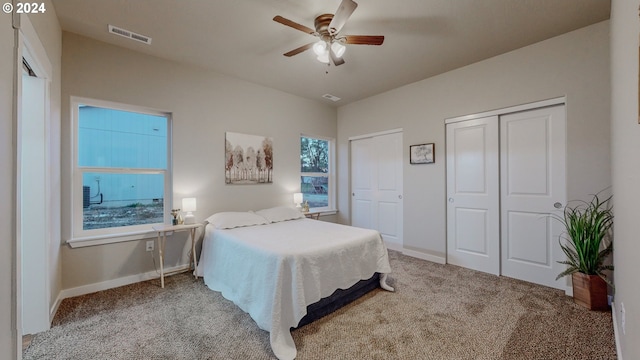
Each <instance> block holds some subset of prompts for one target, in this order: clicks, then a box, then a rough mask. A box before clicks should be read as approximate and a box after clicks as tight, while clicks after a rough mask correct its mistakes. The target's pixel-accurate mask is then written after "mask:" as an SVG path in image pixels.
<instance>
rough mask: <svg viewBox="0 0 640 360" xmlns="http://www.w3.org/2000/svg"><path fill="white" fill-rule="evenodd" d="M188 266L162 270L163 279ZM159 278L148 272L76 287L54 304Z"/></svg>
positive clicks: (154, 272) (66, 291) (61, 293)
mask: <svg viewBox="0 0 640 360" xmlns="http://www.w3.org/2000/svg"><path fill="white" fill-rule="evenodd" d="M189 266H190V265H179V266H174V267H171V268H167V269H164V272H165V277H167V275H166V274H167V273H170V272H177V271H182V270H188V269H189ZM159 278H160V273H159V272H156V271H155V270H154V271H149V272H146V273H142V274H137V275H130V276H125V277H121V278H118V279H113V280H108V281H103V282H99V283H95V284H89V285H83V286H78V287H75V288H71V289H64V290H62V291H61V292H60V295H58V299H59V300H56V302H57V303H58V305H59V302H60V301H62V300H63V299H66V298H70V297H75V296H80V295H86V294H91V293H94V292H98V291H103V290H108V289H113V288H116V287H120V286H124V285H129V284H135V283H138V282H141V281H147V280H151V279H159ZM56 310H57V306H56ZM53 314H54V315H55V312H53Z"/></svg>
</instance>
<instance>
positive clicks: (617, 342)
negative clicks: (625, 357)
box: [611, 301, 622, 360]
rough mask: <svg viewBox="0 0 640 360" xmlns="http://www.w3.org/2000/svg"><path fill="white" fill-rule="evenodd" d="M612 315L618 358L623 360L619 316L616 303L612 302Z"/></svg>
mask: <svg viewBox="0 0 640 360" xmlns="http://www.w3.org/2000/svg"><path fill="white" fill-rule="evenodd" d="M611 316H612V317H613V335H614V338H615V341H616V354H617V355H618V360H622V349H620V333H619V332H618V320H617V319H618V318H617V317H616V303H615V301H612V302H611Z"/></svg>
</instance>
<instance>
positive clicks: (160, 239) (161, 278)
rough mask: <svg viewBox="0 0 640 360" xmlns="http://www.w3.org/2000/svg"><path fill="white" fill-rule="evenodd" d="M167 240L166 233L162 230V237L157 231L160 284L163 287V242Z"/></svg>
mask: <svg viewBox="0 0 640 360" xmlns="http://www.w3.org/2000/svg"><path fill="white" fill-rule="evenodd" d="M166 241H167V234H166V233H165V232H162V237H160V233H158V253H159V254H160V285H161V287H162V288H163V289H164V244H165V243H166Z"/></svg>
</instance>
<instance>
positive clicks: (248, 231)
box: [198, 207, 393, 359]
mask: <svg viewBox="0 0 640 360" xmlns="http://www.w3.org/2000/svg"><path fill="white" fill-rule="evenodd" d="M205 223H206V227H205V234H204V240H203V244H202V253H201V256H200V263H199V265H198V275H200V276H203V277H204V282H205V284H206V285H207V286H208V287H209V288H210V289H212V290H214V291H219V292H220V293H221V294H222V295H223V296H224V297H225V298H226V299H228V300H230V301H232V302H234V303H235V304H236V305H237V306H238V307H240V308H241V309H242V310H243V311H245V312H247V313H248V314H249V315H250V316H251V317H252V318H253V320H254V321H255V322H256V323H257V325H258V326H259V327H260V328H261V329H263V330H266V331H269V336H270V343H271V349H272V350H273V353H274V354H275V355H276V357H278V359H294V358H295V357H296V347H295V344H294V342H293V338H292V336H291V332H290V329H291V328H294V327H297V326H302V325H304V324H305V323H308V322H309V321H311V320H313V319H310V318H309V316H307V317H305V316H306V315H307V312H308V311H311V310H313V311H316V310H318V309H320V310H319V312H320V314H321V315H322V314H323V313H326V312H327V311H332V310H334V308H335V306H336V305H335V302H334V303H333V304H334V305H329V306H328V307H327V305H326V304H324V303H323V302H321V301H320V300H321V299H326V298H328V297H330V296H331V295H332V294H334V292H336V290H338V291H337V292H338V293H341V292H345V293H350V294H351V295H353V294H354V293H355V294H358V293H364V291H366V290H367V287H369V288H370V284H371V281H373V280H376V279H377V276H379V280H376V281H379V285H380V287H382V288H383V289H385V290H388V291H393V288H391V287H390V286H389V285H388V284H387V281H386V280H387V274H389V273H390V272H391V268H390V266H389V258H388V254H387V249H386V247H385V245H384V243H383V241H382V238H381V236H380V234H379V233H378V232H377V231H374V230H368V229H361V228H356V227H351V226H345V225H339V224H334V223H328V222H323V221H318V220H311V219H306V218H304V216H303V215H302V214H301V213H300V212H299V211H297V210H296V209H295V208H288V207H278V208H270V209H265V210H261V211H257V212H255V213H253V212H225V213H217V214H214V215H212V216H211V217H209V218H208V219H207V220H206V222H205ZM378 274H379V275H378ZM367 279H369V281H368V282H367V281H366V280H367ZM363 280H364V281H363ZM340 289H346V290H340ZM353 289H356V290H353ZM360 295H361V294H360ZM333 297H336V295H335V294H334V295H333ZM338 303H340V300H338ZM318 304H320V306H316V305H318ZM314 306H315V307H316V308H314ZM327 309H328V310H327ZM301 320H302V321H301Z"/></svg>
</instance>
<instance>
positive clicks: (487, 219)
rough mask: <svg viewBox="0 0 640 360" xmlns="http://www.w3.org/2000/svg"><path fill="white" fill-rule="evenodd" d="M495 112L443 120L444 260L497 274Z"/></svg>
mask: <svg viewBox="0 0 640 360" xmlns="http://www.w3.org/2000/svg"><path fill="white" fill-rule="evenodd" d="M498 145H499V142H498V117H497V116H491V117H487V118H482V119H475V120H468V121H462V122H457V123H452V124H447V262H448V263H450V264H453V265H458V266H463V267H466V268H470V269H474V270H479V271H484V272H487V273H490V274H495V275H499V274H500V242H499V238H500V207H499V191H500V189H499V186H498V184H499V178H498V173H499V156H498V151H499V146H498Z"/></svg>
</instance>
